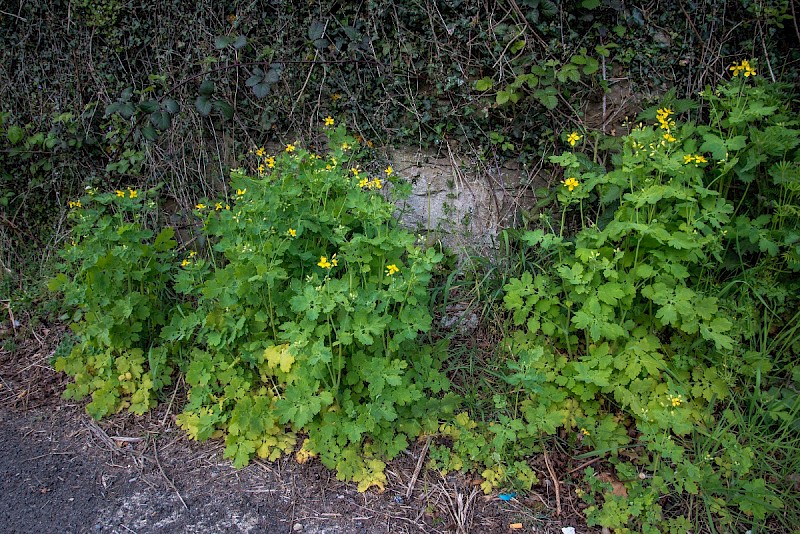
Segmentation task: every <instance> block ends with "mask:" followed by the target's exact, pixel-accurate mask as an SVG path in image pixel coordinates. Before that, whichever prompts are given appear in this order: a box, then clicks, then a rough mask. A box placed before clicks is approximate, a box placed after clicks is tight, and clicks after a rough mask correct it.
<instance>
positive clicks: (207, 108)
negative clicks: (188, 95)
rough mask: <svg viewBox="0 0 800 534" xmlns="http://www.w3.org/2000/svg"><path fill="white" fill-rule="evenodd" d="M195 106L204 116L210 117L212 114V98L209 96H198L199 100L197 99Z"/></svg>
mask: <svg viewBox="0 0 800 534" xmlns="http://www.w3.org/2000/svg"><path fill="white" fill-rule="evenodd" d="M194 107H195V108H196V109H197V112H198V113H199V114H200V115H202V116H203V117H208V116H209V115H210V114H211V109H212V108H211V100H209V99H208V97H207V96H198V97H197V100H195V103H194Z"/></svg>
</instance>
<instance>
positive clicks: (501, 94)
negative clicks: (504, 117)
mask: <svg viewBox="0 0 800 534" xmlns="http://www.w3.org/2000/svg"><path fill="white" fill-rule="evenodd" d="M510 98H511V93H510V92H509V91H506V90H501V91H497V96H496V97H495V101H496V102H497V104H498V105H501V106H502V105H503V104H505V103H506V102H508V100H509V99H510Z"/></svg>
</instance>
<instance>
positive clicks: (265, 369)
mask: <svg viewBox="0 0 800 534" xmlns="http://www.w3.org/2000/svg"><path fill="white" fill-rule="evenodd" d="M332 122H333V120H332V119H330V118H328V119H327V120H326V124H331V126H332ZM328 133H329V134H330V138H329V140H328V144H329V154H328V155H327V156H325V157H323V156H320V155H317V154H314V153H312V152H310V151H308V150H305V149H302V148H299V147H295V146H294V145H288V146H286V150H285V152H284V153H283V154H281V155H280V156H278V157H272V156H267V155H266V154H265V152H264V151H263V149H259V150H257V151H256V157H257V158H258V163H257V166H256V169H255V173H254V175H253V176H249V175H248V173H247V172H245V171H244V170H242V169H236V170H234V171H233V172H232V183H231V191H232V192H234V193H233V194H232V195H231V198H229V199H220V200H203V201H201V202H198V203H197V205H196V207H195V214H196V215H197V216H198V217H201V218H202V219H203V221H204V226H203V236H204V241H203V243H204V247H203V248H202V250H198V251H190V252H187V253H186V254H184V255H183V257H182V258H177V257H175V252H174V245H175V242H174V241H173V240H172V239H171V238H172V230H171V229H169V228H167V229H165V230H163V231H162V232H161V233H160V234H159V236H158V237H156V238H155V241H154V242H153V243H150V242H149V241H148V240H150V239H151V238H152V236H153V233H152V232H150V231H148V230H144V229H142V228H141V227H140V226H138V225H137V224H136V217H141V215H137V216H134V220H132V221H128V220H127V219H126V217H125V216H126V215H127V214H128V211H125V210H124V209H122V210H120V211H119V212H117V213H115V214H113V215H108V214H106V212H105V211H104V210H103V209H90V208H88V206H86V207H85V206H83V205H79V206H78V207H77V209H78V210H79V211H78V215H77V217H78V219H79V224H78V225H77V226H76V235H77V236H79V238H78V239H76V243H75V244H74V246H72V247H71V248H70V249H69V250H68V251H67V252H66V253H65V257H66V258H67V259H69V260H70V261H69V263H68V264H67V265H65V271H66V273H70V274H71V275H72V276H73V277H72V278H69V277H68V276H67V274H62V275H61V276H59V278H58V279H57V281H56V282H55V283H54V284H53V289H62V290H64V291H65V293H66V294H67V297H68V298H67V302H68V304H70V305H73V306H76V307H77V308H78V311H77V312H76V315H75V316H74V317H73V320H75V321H76V324H75V327H74V328H73V329H74V330H75V332H76V334H77V336H78V339H79V343H78V344H77V345H76V348H75V349H74V350H73V352H72V353H71V354H70V356H69V357H67V358H60V359H58V360H57V363H56V365H57V368H58V369H63V370H66V371H67V372H68V373H69V374H71V375H73V376H75V379H76V383H75V384H73V385H71V386H70V389H69V390H68V394H69V395H70V396H74V397H80V396H82V395H85V394H87V393H90V392H91V393H92V394H93V395H94V397H95V401H94V402H93V403H92V404H90V411H91V413H92V414H93V415H95V416H97V417H100V416H103V415H106V414H107V413H110V412H111V411H113V409H118V408H119V407H121V406H123V405H124V401H123V399H124V395H125V393H127V392H128V390H127V389H125V388H126V387H127V386H126V385H127V382H125V381H124V380H128V381H130V380H131V378H130V377H128V375H127V373H128V372H130V373H131V375H132V379H133V380H134V381H140V382H141V381H144V380H145V378H144V377H145V376H146V371H147V370H148V369H149V370H150V371H151V374H152V373H153V372H155V371H154V369H153V364H152V355H153V354H155V355H158V356H159V357H161V359H160V360H159V362H160V366H159V367H158V373H159V374H158V375H157V376H158V378H157V379H156V375H154V374H152V380H151V382H152V384H151V383H150V382H148V387H149V386H150V385H152V387H150V390H152V391H153V392H157V391H158V389H159V388H160V386H162V385H163V384H165V383H167V382H168V380H169V374H170V373H169V371H170V370H171V369H173V368H176V367H179V368H180V370H181V372H182V373H183V374H184V377H185V381H186V383H187V385H188V386H189V393H188V401H187V403H186V405H185V407H184V410H183V413H181V414H180V415H179V416H178V423H179V425H180V426H181V427H183V428H184V429H186V430H187V432H188V433H189V435H190V436H191V437H192V438H194V439H207V438H209V437H211V436H216V435H224V436H225V441H226V445H227V447H226V449H225V456H226V457H229V458H231V459H233V461H234V464H235V465H236V466H239V467H240V466H243V465H245V464H246V463H247V462H248V461H249V460H250V459H251V458H252V456H253V455H256V454H257V455H258V456H260V457H262V458H270V459H275V458H277V457H278V456H280V455H281V454H283V453H288V452H290V451H291V450H293V449H294V447H295V441H296V435H297V433H298V432H302V433H305V434H306V435H307V438H306V440H305V441H304V442H303V446H302V448H301V450H300V451H299V452H298V459H299V460H305V459H307V458H308V457H310V456H313V455H319V456H320V459H321V461H322V462H323V463H324V464H325V465H327V466H328V467H330V468H333V469H336V471H337V473H338V475H339V476H340V477H342V478H344V479H347V480H355V481H357V482H358V483H359V488H360V489H362V490H364V489H366V488H368V487H369V486H372V485H376V486H379V487H383V484H384V482H385V475H384V473H383V471H384V467H385V463H384V460H386V459H387V458H393V457H394V456H396V455H397V454H398V453H399V452H400V451H402V450H403V449H405V448H406V447H407V446H408V440H409V439H413V438H415V437H416V436H418V435H419V434H420V433H421V432H422V431H423V430H425V429H435V428H436V425H437V423H438V417H439V413H440V405H442V402H441V401H437V400H436V399H435V398H434V396H435V395H437V394H439V393H441V392H442V391H444V390H446V389H447V388H448V381H447V379H446V378H445V376H444V375H442V374H441V373H440V371H439V368H440V365H441V361H442V359H443V358H444V356H445V355H446V351H445V350H444V349H443V347H442V346H432V345H426V344H420V343H419V339H418V338H419V336H420V334H423V333H425V332H427V331H429V330H430V327H431V314H430V311H429V310H430V308H429V293H428V285H429V284H430V281H431V276H432V272H433V270H434V269H435V268H436V266H437V264H438V263H439V262H441V260H442V254H441V253H440V252H436V251H434V250H433V249H427V250H424V249H422V248H420V247H419V246H417V244H416V238H415V237H414V236H413V235H411V234H409V233H408V232H407V231H405V230H402V229H400V228H398V227H397V225H396V222H395V220H394V219H393V214H394V211H395V206H394V204H392V203H391V202H389V201H387V199H386V198H385V197H384V196H383V194H382V193H383V190H384V186H385V185H386V184H388V183H391V182H393V181H395V176H393V171H392V169H391V168H387V169H386V170H385V171H384V172H383V173H382V174H381V176H379V177H372V178H368V177H367V174H366V172H363V171H359V170H358V167H357V166H356V161H357V158H356V156H355V155H354V150H355V148H356V142H355V140H354V139H353V138H352V137H350V136H348V135H347V134H346V133H345V131H344V128H343V127H339V128H335V129H334V128H332V127H329V128H328ZM397 189H398V190H400V189H402V187H398V188H397ZM134 193H135V192H133V191H131V192H129V193H128V194H127V195H126V198H124V199H122V201H121V204H122V205H123V207H125V208H130V209H131V210H134V212H135V210H137V209H139V208H140V207H141V206H140V204H139V203H138V199H135V198H130V197H131V196H133V195H134ZM116 200H117V199H116V198H115V197H114V195H113V194H110V195H109V194H106V195H96V196H94V197H93V198H92V199H91V202H92V203H93V205H94V204H100V205H101V206H102V207H103V208H105V207H106V206H108V205H112V206H114V207H115V208H116V207H118V204H117V203H116V202H115V201H116ZM82 202H83V203H84V204H88V203H89V202H90V199H86V200H83V201H82ZM73 272H75V274H72V273H73ZM173 349H174V350H173ZM164 356H166V357H167V358H166V362H164V361H163V359H164V358H163V357H164ZM147 357H150V358H151V361H150V366H149V367H148V366H147V359H146V358H147ZM101 359H102V362H101V361H100V360H101ZM123 367H124V369H123ZM117 373H119V375H120V376H117ZM126 377H127V378H126ZM142 387H144V386H142ZM150 390H148V391H150ZM137 395H139V393H138V391H137V392H136V393H134V397H136V396H137ZM98 398H102V399H106V398H109V400H108V401H107V402H108V404H107V405H105V404H104V405H103V409H97V408H95V407H94V405H95V404H97V403H98V402H99V401H98ZM136 398H137V399H138V397H136ZM110 399H113V401H114V402H111V400H110ZM147 401H148V402H147V403H142V402H137V403H135V404H134V405H133V406H132V409H134V407H135V409H136V411H143V410H144V409H146V408H147V407H149V401H150V397H147Z"/></svg>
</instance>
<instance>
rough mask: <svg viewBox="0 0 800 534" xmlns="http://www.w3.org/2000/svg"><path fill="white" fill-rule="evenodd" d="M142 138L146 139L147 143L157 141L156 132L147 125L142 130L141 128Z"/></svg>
mask: <svg viewBox="0 0 800 534" xmlns="http://www.w3.org/2000/svg"><path fill="white" fill-rule="evenodd" d="M142 136H143V137H144V138H145V139H147V140H148V141H155V140H156V139H158V132H157V131H156V129H155V128H153V126H152V125H150V124H147V125H145V127H144V128H142Z"/></svg>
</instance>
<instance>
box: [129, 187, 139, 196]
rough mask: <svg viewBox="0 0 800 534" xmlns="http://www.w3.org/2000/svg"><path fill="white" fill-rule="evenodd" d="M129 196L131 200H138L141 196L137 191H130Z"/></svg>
mask: <svg viewBox="0 0 800 534" xmlns="http://www.w3.org/2000/svg"><path fill="white" fill-rule="evenodd" d="M128 194H129V196H130V197H131V198H136V197H138V196H139V192H138V191H136V190H135V189H128Z"/></svg>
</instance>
